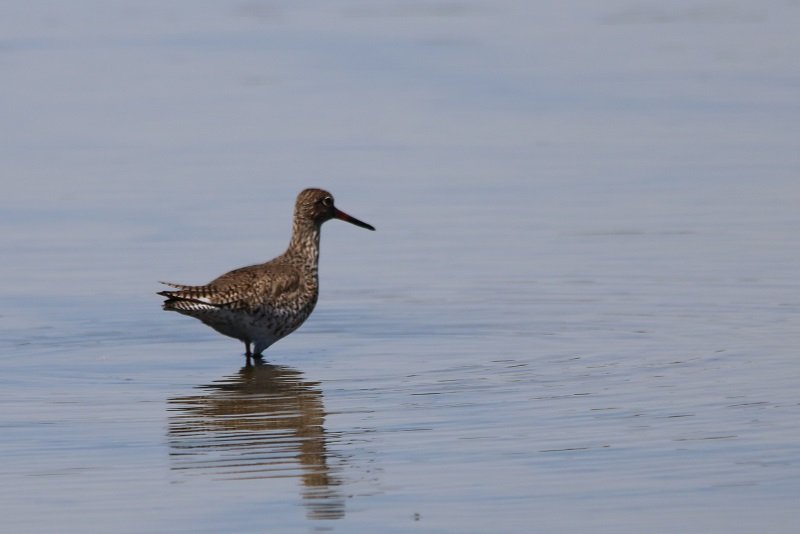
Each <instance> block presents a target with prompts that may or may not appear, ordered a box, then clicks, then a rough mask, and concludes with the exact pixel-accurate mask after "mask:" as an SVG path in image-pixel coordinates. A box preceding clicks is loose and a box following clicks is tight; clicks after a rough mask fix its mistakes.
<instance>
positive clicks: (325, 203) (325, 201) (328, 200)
mask: <svg viewBox="0 0 800 534" xmlns="http://www.w3.org/2000/svg"><path fill="white" fill-rule="evenodd" d="M322 205H323V206H327V207H331V206H333V199H332V198H331V197H325V198H323V199H322Z"/></svg>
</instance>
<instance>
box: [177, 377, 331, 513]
mask: <svg viewBox="0 0 800 534" xmlns="http://www.w3.org/2000/svg"><path fill="white" fill-rule="evenodd" d="M198 389H201V390H203V393H202V394H199V395H192V396H187V397H175V398H171V399H169V401H168V402H169V405H170V407H169V410H170V412H172V414H171V415H170V418H169V444H170V456H171V457H172V460H173V469H175V470H183V471H185V472H192V473H193V474H194V473H207V474H209V475H212V476H214V477H217V478H225V479H253V478H278V477H298V478H299V479H300V480H301V481H302V495H303V502H304V504H305V505H306V506H307V508H308V512H307V514H308V516H309V518H312V519H339V518H341V517H343V516H344V497H343V496H342V495H341V493H340V492H339V491H337V486H339V484H340V483H341V481H340V480H339V479H338V478H337V477H336V476H335V473H333V472H332V469H331V468H330V467H329V466H328V454H327V452H326V435H325V429H324V428H323V422H324V419H325V411H324V406H323V402H322V392H321V391H320V389H319V384H318V383H316V382H307V381H304V379H303V374H302V373H301V372H300V371H297V370H296V369H291V368H289V367H283V366H275V365H269V364H266V363H258V364H257V365H248V366H246V367H243V368H242V369H241V370H240V371H239V373H238V374H236V375H233V376H230V377H226V378H223V379H221V380H218V381H215V382H213V383H211V384H208V385H205V386H198Z"/></svg>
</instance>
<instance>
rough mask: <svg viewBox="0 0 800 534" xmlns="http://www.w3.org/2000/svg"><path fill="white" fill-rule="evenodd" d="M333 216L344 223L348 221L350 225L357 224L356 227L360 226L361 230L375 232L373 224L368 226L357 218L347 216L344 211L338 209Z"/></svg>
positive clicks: (335, 209)
mask: <svg viewBox="0 0 800 534" xmlns="http://www.w3.org/2000/svg"><path fill="white" fill-rule="evenodd" d="M333 216H334V217H336V218H337V219H341V220H343V221H347V222H349V223H350V224H355V225H356V226H360V227H361V228H366V229H367V230H375V227H374V226H372V225H371V224H367V223H365V222H364V221H359V220H358V219H356V218H355V217H351V216H350V215H348V214H346V213H345V212H343V211H342V210H340V209H338V208H334V211H333Z"/></svg>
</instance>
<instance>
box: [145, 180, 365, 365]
mask: <svg viewBox="0 0 800 534" xmlns="http://www.w3.org/2000/svg"><path fill="white" fill-rule="evenodd" d="M333 218H336V219H341V220H344V221H347V222H350V223H352V224H355V225H356V226H361V227H362V228H367V229H369V230H374V229H375V228H373V227H372V226H370V225H369V224H367V223H365V222H362V221H359V220H358V219H356V218H354V217H351V216H349V215H347V214H346V213H344V212H343V211H340V210H338V209H336V207H335V206H334V205H333V197H332V196H331V194H330V193H328V192H327V191H323V190H321V189H306V190H304V191H302V192H301V193H300V194H299V195H298V196H297V201H296V203H295V208H294V219H293V224H292V239H291V241H290V242H289V247H288V248H287V249H286V252H284V253H283V254H281V255H280V256H278V257H277V258H275V259H273V260H271V261H268V262H266V263H261V264H258V265H251V266H249V267H242V268H240V269H235V270H233V271H231V272H229V273H225V274H223V275H222V276H220V277H218V278H216V279H214V280H212V281H211V282H209V283H208V284H206V285H204V286H187V285H182V284H172V283H169V282H162V283H163V284H166V285H168V286H170V287H173V288H174V290H169V291H161V292H159V293H158V294H159V295H162V296H164V297H167V300H166V301H164V309H165V310H170V311H176V312H178V313H182V314H184V315H188V316H190V317H195V318H196V319H199V320H201V321H202V322H203V323H205V324H206V325H208V326H210V327H211V328H213V329H214V330H216V331H217V332H219V333H221V334H224V335H226V336H230V337H233V338H236V339H238V340H240V341H242V342H244V344H245V350H246V354H247V357H248V359H249V358H250V356H251V355H255V356H260V355H261V353H262V352H263V351H264V349H266V348H267V347H269V346H270V345H272V344H273V343H274V342H276V341H277V340H279V339H281V338H282V337H284V336H287V335H288V334H290V333H291V332H293V331H294V330H295V329H297V327H299V326H300V325H301V324H303V322H304V321H305V320H306V319H307V318H308V316H309V315H311V312H312V311H313V310H314V306H315V305H316V303H317V297H318V295H319V276H318V270H317V269H318V265H319V235H320V227H321V226H322V223H324V222H325V221H328V220H330V219H333ZM251 343H252V344H253V345H254V346H253V351H252V352H251V350H250V345H251Z"/></svg>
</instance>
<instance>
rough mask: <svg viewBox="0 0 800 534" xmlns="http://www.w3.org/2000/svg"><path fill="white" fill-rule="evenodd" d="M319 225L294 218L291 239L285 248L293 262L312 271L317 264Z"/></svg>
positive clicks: (314, 270) (315, 269) (315, 270)
mask: <svg viewBox="0 0 800 534" xmlns="http://www.w3.org/2000/svg"><path fill="white" fill-rule="evenodd" d="M319 231H320V225H319V224H316V223H314V222H313V221H308V220H302V219H295V220H294V222H293V223H292V240H291V241H290V242H289V248H288V249H287V250H286V256H288V257H289V258H290V259H291V260H292V262H293V263H296V264H298V265H301V266H302V267H305V268H307V269H309V270H311V271H313V272H314V273H316V272H317V266H318V265H319Z"/></svg>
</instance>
